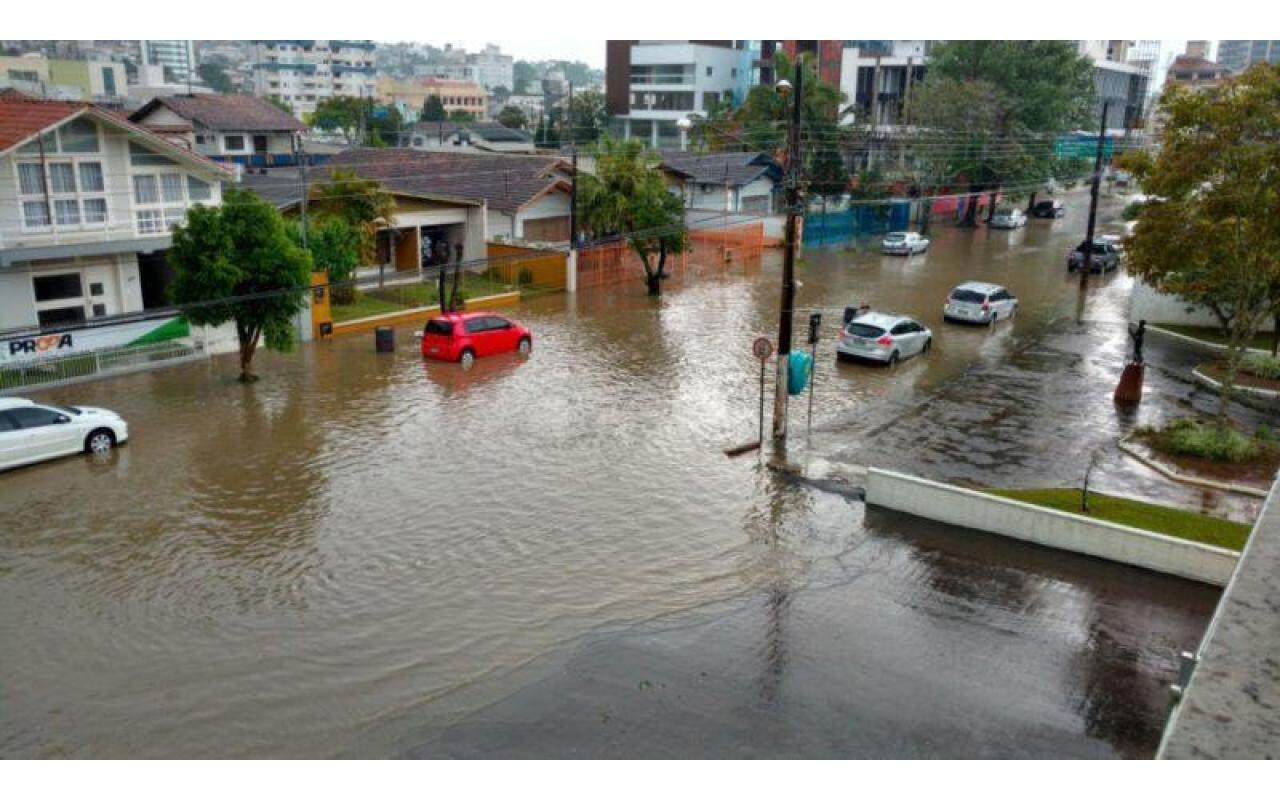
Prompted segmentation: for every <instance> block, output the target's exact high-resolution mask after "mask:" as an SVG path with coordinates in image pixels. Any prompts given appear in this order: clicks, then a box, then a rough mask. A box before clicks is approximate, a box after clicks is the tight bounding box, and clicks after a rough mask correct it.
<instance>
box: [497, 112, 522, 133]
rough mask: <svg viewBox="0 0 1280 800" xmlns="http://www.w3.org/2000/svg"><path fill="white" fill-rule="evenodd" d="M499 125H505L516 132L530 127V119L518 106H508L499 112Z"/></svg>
mask: <svg viewBox="0 0 1280 800" xmlns="http://www.w3.org/2000/svg"><path fill="white" fill-rule="evenodd" d="M498 124H500V125H505V126H506V127H508V128H515V129H516V130H524V129H525V128H526V127H527V126H528V125H529V118H528V117H526V116H525V114H524V110H523V109H520V108H517V107H516V106H506V107H504V108H503V109H502V110H501V111H499V112H498Z"/></svg>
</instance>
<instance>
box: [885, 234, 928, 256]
mask: <svg viewBox="0 0 1280 800" xmlns="http://www.w3.org/2000/svg"><path fill="white" fill-rule="evenodd" d="M928 249H929V240H928V239H926V238H924V237H923V236H921V235H920V234H918V233H912V232H911V231H896V232H894V233H891V234H889V235H888V236H886V237H884V239H883V240H882V241H881V242H880V252H882V253H886V254H888V255H891V256H893V255H898V256H909V255H913V254H915V253H923V252H925V251H926V250H928Z"/></svg>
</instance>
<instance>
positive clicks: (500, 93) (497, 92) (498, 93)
mask: <svg viewBox="0 0 1280 800" xmlns="http://www.w3.org/2000/svg"><path fill="white" fill-rule="evenodd" d="M510 97H511V90H510V89H508V88H507V87H505V86H495V87H493V99H495V100H497V101H498V102H499V103H506V102H507V100H508V99H510Z"/></svg>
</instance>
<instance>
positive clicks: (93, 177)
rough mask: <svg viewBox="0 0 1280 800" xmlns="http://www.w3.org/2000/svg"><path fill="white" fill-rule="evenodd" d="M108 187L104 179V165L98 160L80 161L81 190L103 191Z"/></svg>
mask: <svg viewBox="0 0 1280 800" xmlns="http://www.w3.org/2000/svg"><path fill="white" fill-rule="evenodd" d="M105 189H106V184H105V183H104V181H103V179H102V165H101V164H99V163H98V162H97V161H81V162H80V191H82V192H101V191H104V190H105Z"/></svg>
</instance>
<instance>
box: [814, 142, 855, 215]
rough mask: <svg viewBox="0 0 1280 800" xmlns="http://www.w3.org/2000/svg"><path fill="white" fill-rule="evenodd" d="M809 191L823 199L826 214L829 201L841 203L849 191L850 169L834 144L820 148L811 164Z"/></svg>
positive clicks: (826, 144) (823, 145) (825, 144)
mask: <svg viewBox="0 0 1280 800" xmlns="http://www.w3.org/2000/svg"><path fill="white" fill-rule="evenodd" d="M808 175H809V191H811V192H812V193H813V194H816V195H818V196H819V197H821V198H822V211H823V213H824V214H825V213H826V210H827V202H828V201H829V200H835V201H837V202H838V201H839V200H840V199H841V198H842V197H843V196H844V193H845V192H846V191H847V190H848V189H849V168H848V167H847V166H846V165H845V163H844V157H843V156H841V155H840V150H839V148H838V147H837V146H836V145H834V144H832V143H823V144H820V145H819V146H818V152H817V153H815V154H814V156H813V159H812V160H811V161H810V163H809V168H808Z"/></svg>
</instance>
